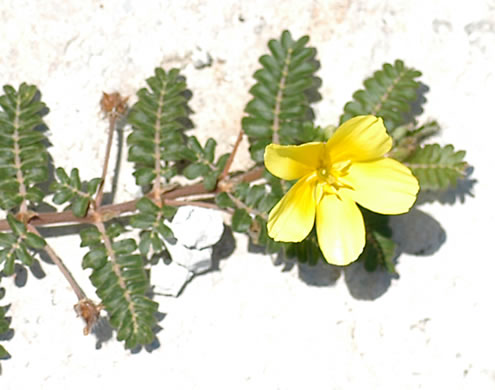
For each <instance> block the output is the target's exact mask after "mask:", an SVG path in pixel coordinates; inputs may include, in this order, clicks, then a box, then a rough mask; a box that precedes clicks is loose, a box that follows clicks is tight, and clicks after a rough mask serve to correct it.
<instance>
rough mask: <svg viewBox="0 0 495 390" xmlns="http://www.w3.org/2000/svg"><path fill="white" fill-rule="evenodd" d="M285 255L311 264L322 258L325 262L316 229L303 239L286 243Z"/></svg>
mask: <svg viewBox="0 0 495 390" xmlns="http://www.w3.org/2000/svg"><path fill="white" fill-rule="evenodd" d="M285 256H286V257H287V258H289V259H295V260H297V261H299V262H300V263H307V264H309V265H316V264H317V263H318V262H319V261H320V260H323V261H324V262H325V260H324V259H323V254H322V253H321V250H320V247H319V245H318V240H317V238H316V233H315V230H314V229H313V231H312V232H311V233H310V234H309V236H308V237H306V238H305V239H304V240H303V241H301V242H292V243H288V244H286V245H285Z"/></svg>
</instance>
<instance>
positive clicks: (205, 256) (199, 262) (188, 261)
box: [167, 243, 213, 274]
mask: <svg viewBox="0 0 495 390" xmlns="http://www.w3.org/2000/svg"><path fill="white" fill-rule="evenodd" d="M167 249H168V251H169V253H170V256H171V257H172V260H173V262H174V263H177V264H179V265H181V266H182V267H184V268H185V269H187V270H188V271H190V272H192V273H193V274H199V273H201V272H205V271H208V270H209V269H210V268H211V266H212V261H211V255H212V253H213V248H212V247H208V248H204V249H191V248H187V247H185V246H184V245H181V244H179V243H177V244H168V243H167Z"/></svg>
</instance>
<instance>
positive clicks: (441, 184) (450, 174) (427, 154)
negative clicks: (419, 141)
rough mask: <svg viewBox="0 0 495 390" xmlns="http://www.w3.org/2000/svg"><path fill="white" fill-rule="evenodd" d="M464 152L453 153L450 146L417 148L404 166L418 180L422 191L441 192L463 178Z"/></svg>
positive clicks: (464, 171)
mask: <svg viewBox="0 0 495 390" xmlns="http://www.w3.org/2000/svg"><path fill="white" fill-rule="evenodd" d="M465 155H466V153H465V152H464V151H462V150H461V151H455V150H454V147H453V146H452V145H447V146H444V147H441V146H440V145H438V144H433V145H425V146H423V147H419V148H417V149H416V150H415V151H414V153H413V154H412V155H411V156H409V157H408V158H407V159H406V160H405V164H406V165H407V166H408V167H409V168H410V169H411V170H412V172H413V173H414V175H415V176H416V177H417V178H418V180H419V183H420V185H421V189H422V190H443V189H446V188H448V187H450V186H455V185H456V183H457V179H460V178H462V177H464V175H465V173H466V167H467V163H466V162H465V161H464V156H465Z"/></svg>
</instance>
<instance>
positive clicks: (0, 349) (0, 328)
mask: <svg viewBox="0 0 495 390" xmlns="http://www.w3.org/2000/svg"><path fill="white" fill-rule="evenodd" d="M1 280H2V277H1V275H0V281H1ZM4 296H5V288H3V287H0V300H1V299H3V297H4ZM7 310H8V306H0V340H1V339H2V336H3V335H5V334H6V333H7V332H9V330H10V323H9V321H8V320H7V318H6V316H5V315H6V314H7ZM8 356H9V353H8V352H7V350H6V349H5V347H4V346H3V345H2V344H0V359H2V358H6V357H8ZM0 369H1V367H0Z"/></svg>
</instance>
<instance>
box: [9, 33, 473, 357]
mask: <svg viewBox="0 0 495 390" xmlns="http://www.w3.org/2000/svg"><path fill="white" fill-rule="evenodd" d="M308 43H309V38H308V37H307V36H304V37H302V38H300V39H297V40H295V39H293V37H292V36H291V34H290V33H289V32H288V31H284V32H283V33H282V35H281V37H280V39H276V40H271V41H270V42H269V43H268V48H269V53H268V54H265V55H263V56H261V57H260V60H259V62H260V65H261V67H260V69H259V70H257V71H256V72H255V73H254V79H255V83H254V85H253V87H252V88H251V89H250V93H251V95H252V98H251V100H250V101H249V102H248V103H247V104H246V107H245V116H244V117H243V118H239V120H240V121H242V130H241V132H240V133H239V135H238V139H237V142H236V144H235V146H234V148H233V150H232V151H231V153H228V154H224V155H221V156H217V154H216V153H215V150H216V145H217V140H215V139H213V138H209V139H208V140H207V141H206V142H205V143H204V144H201V143H200V142H199V141H198V139H197V138H196V137H195V136H194V135H192V133H193V132H194V130H192V129H193V127H194V126H193V124H192V122H191V120H190V114H191V110H190V109H189V108H188V101H189V100H190V99H191V98H193V95H192V93H191V92H190V91H189V89H188V86H187V83H186V79H185V77H184V76H183V75H181V73H180V71H179V70H177V69H161V68H157V69H155V72H154V75H153V76H151V77H150V78H149V79H147V80H146V84H147V85H146V86H145V87H144V88H142V89H140V90H138V92H137V102H136V103H135V104H134V105H133V106H132V107H128V106H127V99H126V98H124V97H122V96H121V95H120V94H119V93H118V92H115V93H109V94H107V93H105V94H103V98H102V100H101V106H102V110H103V112H105V113H106V116H107V118H108V122H109V126H108V144H107V148H106V155H105V159H104V161H103V168H102V174H101V177H97V178H81V177H80V176H79V171H78V169H77V167H66V168H62V167H58V166H57V162H56V161H53V160H52V159H51V157H50V155H49V147H48V146H49V142H48V140H47V138H46V136H45V134H46V133H45V130H46V125H45V124H44V122H43V116H44V115H45V114H46V111H47V110H46V107H45V104H44V103H43V102H42V98H41V92H40V91H38V89H37V87H36V86H34V85H27V84H21V85H20V86H19V87H18V88H17V89H15V88H13V87H11V86H9V85H6V86H4V88H3V91H4V94H3V95H2V96H1V97H0V107H1V111H0V207H1V208H2V210H4V212H5V217H4V219H3V220H2V221H0V229H1V230H2V231H3V232H1V233H0V264H1V267H2V277H9V276H11V275H13V274H14V273H15V272H16V266H17V267H19V266H24V267H30V266H31V265H32V264H33V262H34V261H36V256H39V254H40V253H41V252H45V254H46V255H48V256H49V257H50V259H51V260H52V261H53V262H54V263H55V264H56V266H57V267H58V269H59V270H60V271H61V272H62V273H63V275H64V276H65V277H66V278H67V280H68V282H69V283H70V285H71V287H72V288H73V290H74V292H75V294H76V295H77V301H75V309H76V312H77V314H78V315H80V316H81V317H82V318H83V319H84V320H85V322H86V325H85V328H84V332H85V333H86V334H87V333H89V332H90V331H91V329H92V327H93V325H94V324H95V323H96V322H97V321H98V318H99V316H100V312H102V311H103V312H104V313H105V314H106V316H107V318H108V321H109V323H110V325H111V326H112V327H113V328H114V329H115V330H116V334H117V339H119V340H122V341H124V343H125V347H126V348H134V347H136V346H138V345H146V344H148V343H150V342H152V341H153V339H154V337H155V334H154V326H155V324H156V313H157V310H158V304H157V303H156V302H154V301H153V296H152V294H151V293H150V282H149V270H150V269H151V268H152V267H153V264H154V262H153V261H151V259H152V258H153V259H156V258H157V257H161V256H164V254H165V253H166V252H167V245H168V242H169V241H170V240H171V239H173V237H174V232H173V230H172V229H171V227H170V224H169V222H170V221H171V219H172V218H173V216H174V214H175V212H176V210H177V208H178V207H181V206H183V205H193V206H199V207H209V208H215V209H219V210H223V211H224V212H225V213H227V214H229V215H230V216H231V218H230V221H231V228H232V230H233V231H235V232H242V233H246V234H248V235H249V237H250V240H251V241H252V243H253V244H256V245H258V246H261V247H264V248H265V251H266V253H272V254H274V253H276V254H279V255H280V256H284V257H285V258H287V259H296V260H297V261H299V262H302V263H307V264H310V265H315V264H317V263H318V262H322V263H324V264H327V263H329V264H333V265H338V266H346V265H348V264H350V263H352V262H354V261H360V262H363V264H364V266H365V268H366V269H367V270H368V271H370V272H373V271H374V270H376V269H378V268H385V269H386V270H387V271H388V272H391V273H395V272H396V271H395V268H394V264H396V262H397V253H396V243H395V242H394V240H393V239H392V231H391V229H390V227H389V219H390V218H393V216H392V215H395V214H402V213H407V212H408V211H409V210H410V209H411V208H412V207H413V206H414V204H415V202H416V200H417V197H418V194H420V193H421V194H422V193H430V194H435V193H438V192H439V191H444V190H446V189H448V188H452V187H455V186H456V183H457V182H458V180H459V179H462V178H464V177H465V176H466V169H467V163H466V162H465V161H464V154H465V153H464V152H463V151H456V150H455V149H454V147H453V146H452V145H445V146H441V145H438V144H428V143H427V141H428V139H429V138H430V137H431V136H433V135H435V134H436V133H437V132H438V131H439V130H440V129H439V126H438V124H437V122H436V121H428V122H426V123H418V121H417V117H418V115H419V114H420V113H421V111H422V108H421V106H422V104H424V102H425V99H424V96H423V94H424V90H425V88H424V86H422V84H421V83H420V81H419V77H420V76H421V73H420V72H419V71H417V70H414V69H412V68H409V67H408V66H406V65H405V64H404V63H403V62H402V61H400V60H396V61H395V62H393V63H385V64H384V65H383V67H382V69H380V70H378V71H376V72H375V73H374V74H373V75H372V76H371V77H369V78H367V79H366V80H365V81H364V88H363V89H360V90H358V91H357V92H355V93H354V95H353V96H352V100H351V101H350V102H348V103H347V104H346V105H345V106H344V108H343V113H342V116H341V117H340V122H339V123H333V124H328V125H326V126H317V125H316V124H315V123H316V122H317V120H318V118H315V115H314V112H313V110H312V104H314V103H315V102H317V101H318V100H320V99H322V98H325V97H321V96H320V93H319V91H318V90H319V87H320V86H321V83H322V81H321V80H320V79H319V78H318V77H317V72H318V67H319V65H318V64H319V63H318V61H317V51H316V49H315V48H313V47H310V46H309V45H308ZM118 121H120V122H122V123H127V124H129V125H130V127H131V129H130V132H129V133H128V135H127V138H126V141H127V147H128V159H129V160H130V161H131V162H132V163H133V164H134V170H133V172H132V174H133V175H134V177H135V180H136V183H137V184H138V185H139V186H140V187H141V189H142V196H141V197H140V198H139V199H135V200H133V201H129V202H126V203H120V204H112V203H105V202H104V201H103V200H104V197H103V186H104V183H105V180H107V170H108V161H109V154H110V151H111V145H112V137H113V134H114V132H115V129H116V123H117V122H118ZM197 125H198V126H201V124H197ZM243 139H246V140H247V141H248V142H249V145H250V146H249V150H250V153H251V158H252V161H253V163H252V166H250V167H249V168H247V169H246V170H244V171H236V172H232V170H231V166H232V161H233V159H234V158H235V156H236V151H237V148H238V146H239V144H240V142H241V141H242V140H243ZM50 164H53V165H52V168H53V169H51V167H50ZM51 172H53V174H51ZM122 174H130V172H123V173H122ZM184 178H186V179H187V180H184ZM181 183H182V184H181ZM183 183H189V184H183ZM191 183H192V184H191ZM198 195H201V196H200V197H198ZM430 198H431V197H430ZM432 199H434V197H433V198H432ZM42 204H45V205H46V204H51V205H52V206H53V207H57V206H58V207H59V208H58V210H59V211H54V212H44V211H41V210H42V209H41V208H40V205H42ZM60 207H62V208H63V209H60ZM44 209H46V208H44ZM124 216H125V217H126V218H122V217H124ZM64 223H65V224H68V223H71V224H74V223H80V224H84V226H85V227H84V228H83V229H82V230H81V231H80V238H81V246H82V247H85V248H87V253H86V254H85V255H84V257H83V258H82V259H81V266H82V267H83V268H89V269H91V275H90V280H91V283H92V285H93V286H94V288H95V291H96V295H97V296H98V298H99V301H98V302H93V301H92V300H91V299H89V298H88V296H87V295H86V293H85V292H84V291H83V290H82V289H81V287H79V285H78V283H77V281H76V280H75V279H74V278H73V276H72V275H71V272H70V270H69V269H68V268H67V266H66V265H65V263H64V261H63V259H61V258H60V257H59V256H58V255H57V254H56V253H55V251H54V250H53V249H52V248H51V247H50V244H49V242H48V240H46V239H45V238H44V237H43V235H42V234H40V231H39V230H38V227H39V226H51V225H54V224H64ZM129 230H135V231H136V232H137V233H138V234H137V235H136V237H138V238H137V239H133V238H129V237H128V236H122V234H123V233H124V232H125V231H129ZM172 261H173V258H172ZM4 295H5V290H4V289H2V290H1V291H0V298H3V296H4ZM7 296H8V293H7ZM47 299H48V298H47ZM6 308H7V306H4V307H2V308H0V334H2V333H5V332H7V331H8V330H9V327H10V322H9V321H8V320H7V315H8V312H7V309H6ZM7 354H8V353H7V350H6V349H4V347H3V346H1V345H0V357H1V356H6V355H7Z"/></svg>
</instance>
